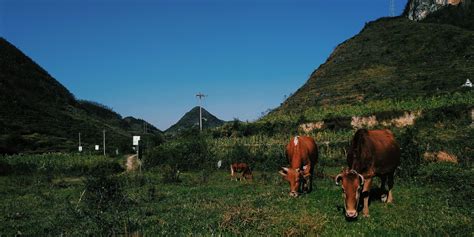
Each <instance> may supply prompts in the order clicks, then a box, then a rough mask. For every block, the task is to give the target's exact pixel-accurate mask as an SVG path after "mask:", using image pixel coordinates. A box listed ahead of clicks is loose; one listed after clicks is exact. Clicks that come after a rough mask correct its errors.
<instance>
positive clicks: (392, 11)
mask: <svg viewBox="0 0 474 237" xmlns="http://www.w3.org/2000/svg"><path fill="white" fill-rule="evenodd" d="M388 11H389V16H390V17H394V16H395V0H389V5H388Z"/></svg>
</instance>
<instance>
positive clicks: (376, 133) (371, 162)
mask: <svg viewBox="0 0 474 237" xmlns="http://www.w3.org/2000/svg"><path fill="white" fill-rule="evenodd" d="M347 165H348V166H349V168H346V169H344V170H343V171H342V172H341V173H340V174H339V175H338V176H337V177H336V184H338V185H339V184H341V185H342V191H343V193H344V195H343V196H344V204H345V209H346V217H348V218H355V217H357V214H358V212H357V207H358V204H359V199H360V197H361V196H363V198H364V208H363V214H364V216H365V217H368V216H369V191H370V186H371V184H372V178H373V177H375V176H378V177H380V178H381V180H382V185H381V186H382V187H381V188H382V190H385V182H386V181H388V196H387V195H383V196H382V201H384V202H389V203H390V202H392V201H393V195H392V188H393V175H394V172H395V169H396V168H397V167H398V166H399V165H400V146H399V145H398V143H397V141H396V140H395V137H394V136H393V134H392V132H391V131H390V130H370V131H369V130H367V129H359V130H358V131H357V132H356V133H355V135H354V138H353V139H352V144H351V148H350V150H349V152H348V154H347Z"/></svg>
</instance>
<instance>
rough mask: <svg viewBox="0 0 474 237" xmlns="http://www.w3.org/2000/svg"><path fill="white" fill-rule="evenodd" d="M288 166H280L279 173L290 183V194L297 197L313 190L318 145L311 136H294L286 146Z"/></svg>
mask: <svg viewBox="0 0 474 237" xmlns="http://www.w3.org/2000/svg"><path fill="white" fill-rule="evenodd" d="M286 158H287V159H288V162H289V163H290V167H289V168H286V167H282V170H280V172H279V173H280V174H281V175H282V176H283V178H285V179H286V180H288V182H289V183H290V196H292V197H297V196H298V195H299V192H300V190H301V191H303V192H304V193H306V192H311V191H312V190H313V173H314V166H315V165H316V163H317V162H318V146H317V145H316V143H315V142H314V140H313V138H311V137H300V136H296V137H294V138H292V139H291V140H290V143H288V145H287V146H286Z"/></svg>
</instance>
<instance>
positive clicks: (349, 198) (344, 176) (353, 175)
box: [336, 169, 364, 218]
mask: <svg viewBox="0 0 474 237" xmlns="http://www.w3.org/2000/svg"><path fill="white" fill-rule="evenodd" d="M336 184H337V185H341V187H342V192H343V195H342V197H343V198H344V205H345V210H346V217H348V218H356V217H357V207H358V206H359V200H360V196H361V190H362V188H363V186H364V177H363V176H362V175H361V174H359V173H357V171H355V170H349V169H344V170H343V171H342V172H341V173H340V174H339V175H337V176H336Z"/></svg>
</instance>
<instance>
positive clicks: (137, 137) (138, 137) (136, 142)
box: [133, 136, 140, 146]
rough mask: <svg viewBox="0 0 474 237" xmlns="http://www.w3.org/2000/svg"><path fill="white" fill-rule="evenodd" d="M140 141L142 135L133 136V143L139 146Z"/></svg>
mask: <svg viewBox="0 0 474 237" xmlns="http://www.w3.org/2000/svg"><path fill="white" fill-rule="evenodd" d="M138 141H140V136H133V145H134V146H138Z"/></svg>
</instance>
